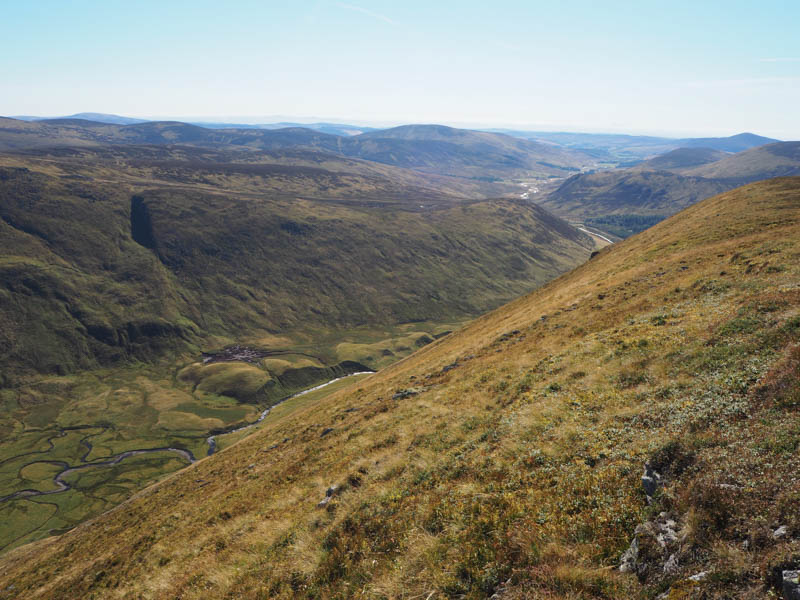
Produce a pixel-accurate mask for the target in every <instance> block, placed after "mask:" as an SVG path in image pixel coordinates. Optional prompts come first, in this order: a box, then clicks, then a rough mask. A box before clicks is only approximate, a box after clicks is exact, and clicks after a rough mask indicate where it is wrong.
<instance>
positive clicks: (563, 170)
mask: <svg viewBox="0 0 800 600" xmlns="http://www.w3.org/2000/svg"><path fill="white" fill-rule="evenodd" d="M128 144H135V145H142V144H154V145H190V146H195V147H202V148H207V149H214V150H223V151H224V150H245V149H246V150H251V151H265V150H285V149H299V148H302V149H314V150H318V151H324V152H328V153H336V154H339V155H342V156H345V157H350V158H360V159H364V160H369V161H373V162H378V163H382V164H387V165H392V166H398V167H404V168H410V169H416V170H420V171H423V172H426V173H433V174H438V175H447V176H457V177H464V178H472V179H474V180H479V181H480V180H482V181H487V182H493V181H501V180H506V179H514V178H517V177H558V176H564V175H567V174H569V173H575V172H578V171H580V170H581V168H583V167H586V166H589V165H591V164H593V159H592V158H591V157H590V156H588V155H586V154H583V153H581V152H577V151H573V150H567V149H563V148H558V147H556V146H552V145H546V144H540V143H537V142H531V141H526V140H519V139H516V138H512V137H510V136H506V135H501V134H493V133H485V132H475V131H468V130H460V129H452V128H449V127H441V126H437V125H411V126H406V127H398V128H395V129H389V130H382V131H375V132H367V133H363V134H360V135H352V136H351V135H346V136H338V135H330V134H327V133H323V132H322V131H317V130H313V129H308V128H304V127H288V128H283V129H211V128H207V127H200V126H197V125H190V124H188V123H180V122H177V121H174V122H171V121H151V122H145V123H136V124H132V125H117V124H111V123H98V122H94V121H87V120H82V119H48V120H42V121H36V122H27V121H19V120H14V119H6V118H0V151H2V150H13V151H19V150H26V149H42V148H53V147H58V146H62V147H64V146H69V147H72V146H84V147H97V146H105V145H128Z"/></svg>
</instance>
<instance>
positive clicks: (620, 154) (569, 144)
mask: <svg viewBox="0 0 800 600" xmlns="http://www.w3.org/2000/svg"><path fill="white" fill-rule="evenodd" d="M12 118H14V119H19V120H23V121H46V120H54V119H55V120H61V119H82V120H89V121H95V122H98V123H108V124H113V125H135V124H137V123H145V122H154V120H153V119H138V118H132V117H123V116H120V115H113V114H104V113H92V112H83V113H76V114H74V115H69V116H64V117H56V118H53V117H34V116H15V117H12ZM179 121H180V122H186V123H188V124H190V125H197V126H199V127H205V128H208V129H285V128H302V129H311V130H313V131H318V132H321V133H327V134H329V135H334V136H343V137H348V136H354V135H360V134H362V133H368V132H376V131H389V130H388V129H380V128H375V127H366V126H363V125H354V124H343V123H327V122H319V123H298V122H292V121H280V122H276V123H259V124H244V123H227V122H221V121H194V120H192V119H179ZM414 127H418V126H414ZM395 129H397V128H395ZM459 131H463V130H459ZM480 131H486V132H489V133H500V134H503V135H508V136H511V137H516V138H521V139H526V140H533V141H536V142H544V143H547V144H556V145H558V146H563V147H565V148H572V149H575V150H579V151H581V152H583V153H586V154H589V155H591V156H593V157H594V158H595V159H605V160H610V161H615V162H617V163H619V162H636V161H640V160H643V159H646V158H650V157H653V156H656V155H659V154H663V153H665V152H669V151H671V150H675V149H677V148H711V149H714V150H721V151H724V152H741V151H742V150H747V149H749V148H753V147H755V146H762V145H764V144H769V143H772V142H778V141H780V140H777V139H773V138H768V137H764V136H760V135H755V134H753V133H740V134H737V135H732V136H730V137H715V138H668V137H659V136H642V135H626V134H606V133H580V132H551V131H526V130H518V129H497V128H495V129H492V128H486V129H480Z"/></svg>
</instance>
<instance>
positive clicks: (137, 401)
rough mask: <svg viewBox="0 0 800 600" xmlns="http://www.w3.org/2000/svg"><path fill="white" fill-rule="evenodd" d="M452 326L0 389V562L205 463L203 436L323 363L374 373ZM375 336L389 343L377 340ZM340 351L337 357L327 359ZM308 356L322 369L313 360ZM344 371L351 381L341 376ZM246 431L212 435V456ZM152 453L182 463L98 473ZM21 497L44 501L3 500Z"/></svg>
mask: <svg viewBox="0 0 800 600" xmlns="http://www.w3.org/2000/svg"><path fill="white" fill-rule="evenodd" d="M454 327H457V324H450V325H438V326H437V325H435V324H432V323H417V324H408V325H401V326H397V327H390V328H382V329H368V328H361V329H359V330H355V331H349V332H348V331H343V332H341V333H340V335H339V336H331V337H330V339H329V340H326V339H325V338H324V337H323V338H321V340H319V342H318V344H319V345H318V346H317V347H316V348H314V347H313V346H312V345H311V344H309V343H307V342H303V340H297V343H296V344H295V345H294V346H293V347H290V344H291V340H289V339H288V338H286V337H272V338H264V337H262V338H260V339H254V340H253V342H261V344H262V346H263V343H264V342H272V343H273V346H272V347H273V348H274V349H273V351H272V352H274V355H272V356H270V357H267V358H263V359H261V360H259V361H257V362H255V363H247V362H236V361H234V362H214V363H210V364H207V365H204V364H203V363H202V362H192V360H191V358H190V357H186V358H185V359H183V361H182V362H177V363H176V362H172V361H168V360H164V361H160V362H157V363H156V364H146V363H142V364H138V365H132V366H125V367H115V368H106V369H96V370H92V371H88V372H82V373H79V374H74V375H68V376H60V377H59V376H49V377H43V378H39V379H36V380H34V381H33V382H31V383H29V384H26V385H23V386H20V387H18V388H15V389H4V390H2V391H0V398H2V402H3V404H2V412H0V415H1V416H0V434H2V445H0V517H2V522H3V523H4V526H3V528H2V530H0V551H2V550H8V549H10V548H13V547H15V546H17V545H20V544H24V543H26V542H29V541H32V540H35V539H38V538H41V537H43V536H46V535H48V534H55V533H59V532H62V531H66V530H68V529H70V528H72V527H74V526H75V525H76V524H78V523H80V522H82V521H84V520H86V519H87V518H91V517H93V516H95V515H98V514H100V513H102V512H104V511H106V510H108V509H110V508H112V507H114V506H116V505H117V504H119V503H120V502H121V501H123V500H125V499H126V498H128V497H130V496H131V495H132V494H133V493H135V492H136V491H138V490H140V489H142V488H143V487H145V486H146V485H148V484H149V483H152V482H154V481H156V480H158V479H159V478H161V477H163V476H164V475H167V474H169V473H172V472H174V471H176V470H178V469H181V468H183V467H185V466H187V465H188V464H190V462H191V461H192V460H195V459H200V458H203V457H204V456H206V455H207V454H208V451H209V444H208V441H207V438H208V436H209V435H210V434H212V433H217V432H224V431H226V430H230V429H233V428H235V427H237V426H241V425H243V424H247V423H253V422H255V421H256V420H257V419H258V417H259V415H260V413H261V412H262V411H263V410H264V409H265V408H267V407H269V406H270V405H271V404H273V403H275V402H277V401H280V400H282V399H283V398H285V397H287V396H289V395H291V394H294V393H297V392H298V391H300V390H302V389H304V388H308V387H312V386H316V385H319V384H320V383H324V382H325V381H327V380H328V379H332V378H334V377H338V376H341V374H343V373H346V372H342V371H340V370H337V369H332V368H330V367H329V366H327V365H328V364H332V365H336V364H342V363H344V362H345V361H353V360H356V359H360V360H361V361H363V364H364V368H373V369H374V368H378V367H383V366H385V365H386V364H388V363H390V362H392V361H396V360H398V359H399V358H402V357H403V356H406V355H408V354H410V353H411V352H412V351H413V350H414V349H417V348H419V340H424V341H425V342H426V343H427V342H428V341H432V340H433V336H434V335H437V334H441V333H442V332H443V331H449V330H450V329H451V328H454ZM425 328H430V329H429V330H426V329H425ZM386 335H389V336H395V337H389V338H386V339H382V336H386ZM340 340H346V341H340ZM326 344H327V345H326ZM342 344H344V345H345V346H346V347H347V348H346V349H345V350H342V349H341V348H339V346H341V345H342ZM350 347H353V348H356V349H358V350H359V351H358V352H357V353H354V352H353V351H351V350H350ZM387 348H392V349H393V351H392V353H391V354H384V352H383V351H382V350H384V349H387ZM312 351H317V353H318V354H321V355H323V356H325V357H329V358H330V359H331V362H329V363H326V362H325V359H324V358H323V359H320V358H316V357H314V356H313V355H311V354H310V352H312ZM356 354H357V356H356ZM356 369H357V370H361V369H360V368H352V369H351V371H352V370H356ZM351 382H352V380H351V379H350V378H347V379H343V380H342V381H339V382H337V383H335V384H333V385H331V386H330V387H326V388H323V389H321V390H318V391H315V392H312V393H309V394H305V395H302V396H299V397H297V398H293V399H291V400H290V401H288V402H285V403H282V404H281V405H280V406H278V407H276V408H275V409H274V413H271V414H270V415H269V418H270V420H271V421H272V420H275V419H276V418H282V416H284V415H287V414H290V413H291V412H292V411H293V410H295V409H296V408H297V407H298V406H307V405H309V404H310V403H313V402H315V401H317V400H318V399H320V398H322V397H324V396H326V395H328V394H330V393H332V392H333V391H335V390H337V389H339V388H341V387H343V386H345V385H348V384H349V383H351ZM252 432H253V429H247V430H244V431H241V432H238V433H231V434H221V435H218V436H217V437H216V449H217V450H221V449H223V448H226V447H228V446H230V445H231V444H232V443H233V442H235V441H238V440H239V439H242V438H243V437H245V436H247V435H249V434H251V433H252ZM158 448H164V449H167V448H175V449H179V450H182V451H184V452H181V453H178V452H175V451H170V450H163V451H154V452H149V453H147V454H146V455H141V454H140V455H135V456H130V457H126V458H124V459H123V460H122V461H120V462H119V463H117V464H113V465H106V464H102V463H105V462H107V461H109V460H110V459H112V458H113V457H117V456H119V455H120V454H122V453H124V452H130V451H137V450H151V451H152V450H154V449H158ZM187 453H188V455H187ZM92 464H96V465H98V466H96V467H91V466H90V465H92ZM68 465H69V466H73V467H74V466H78V467H81V470H79V471H75V472H72V473H69V474H67V475H65V476H64V482H65V483H66V484H67V485H68V486H69V489H65V490H62V489H61V488H60V487H59V485H58V484H57V483H56V482H55V481H54V477H55V476H56V475H58V474H59V473H61V472H62V471H64V470H65V469H66V468H67V466H68ZM23 490H35V491H38V492H51V493H49V494H44V495H36V496H29V497H22V498H20V497H12V498H9V496H13V495H14V494H16V493H19V492H22V491H23Z"/></svg>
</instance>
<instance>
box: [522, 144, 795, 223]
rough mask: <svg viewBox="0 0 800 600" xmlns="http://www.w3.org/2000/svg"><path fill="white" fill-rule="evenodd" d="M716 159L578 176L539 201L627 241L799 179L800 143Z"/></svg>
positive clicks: (702, 153)
mask: <svg viewBox="0 0 800 600" xmlns="http://www.w3.org/2000/svg"><path fill="white" fill-rule="evenodd" d="M713 156H715V154H714V153H713V151H712V150H708V149H703V148H696V149H681V150H676V151H674V152H670V153H667V154H665V155H663V156H661V157H657V158H654V159H652V160H650V161H647V162H645V163H642V164H640V165H637V166H635V167H631V168H629V169H621V170H617V171H606V172H600V173H588V174H581V175H575V176H573V177H570V178H569V179H567V180H566V181H565V182H564V183H563V184H561V186H560V187H559V188H558V189H556V190H555V191H553V192H551V193H550V194H548V195H546V196H544V197H541V198H539V197H537V198H536V200H537V202H539V203H540V204H541V205H542V206H544V207H545V208H547V209H548V210H550V211H552V212H554V213H555V214H557V215H559V216H562V217H565V218H569V219H571V220H576V221H585V222H586V223H587V224H590V225H594V226H596V227H598V228H600V229H602V230H604V231H608V232H611V233H613V234H615V235H619V236H620V237H627V236H628V235H631V234H632V233H636V232H638V231H642V230H643V229H645V228H646V227H649V226H650V225H652V224H653V223H656V222H658V221H659V220H660V219H661V218H664V217H666V216H668V215H672V214H675V213H676V212H678V211H679V210H681V209H683V208H685V207H687V206H689V205H691V204H693V203H695V202H698V201H699V200H703V199H705V198H708V197H710V196H712V195H714V194H717V193H720V192H722V191H725V190H729V189H733V188H734V187H737V186H740V185H743V184H745V183H749V182H752V181H759V180H761V179H767V178H770V177H779V176H788V175H798V174H800V142H780V143H777V144H768V145H766V146H761V147H758V148H753V149H750V150H746V151H743V152H740V153H738V154H734V155H730V156H725V157H724V158H721V159H719V160H716V161H714V162H707V161H708V159H709V158H711V157H713ZM692 163H695V165H697V164H700V163H705V164H700V166H692Z"/></svg>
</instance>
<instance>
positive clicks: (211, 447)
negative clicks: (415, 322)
mask: <svg viewBox="0 0 800 600" xmlns="http://www.w3.org/2000/svg"><path fill="white" fill-rule="evenodd" d="M370 373H374V371H359V372H358V373H350V375H344V376H342V377H337V378H336V379H331V380H330V381H326V382H325V383H323V384H320V385H318V386H315V387H312V388H308V389H307V390H303V391H302V392H297V393H296V394H292V395H291V396H286V398H284V399H283V400H280V401H278V402H276V403H275V404H273V405H272V406H270V407H269V408H267V409H264V411H263V412H262V413H261V415H260V416H259V417H258V419H256V420H255V421H253V422H252V423H248V424H247V425H241V426H238V425H234V426H233V427H232V428H231V429H228V430H224V431H220V432H219V433H215V434H214V435H210V436H208V438H207V439H206V441H207V442H208V454H207V455H206V456H211V455H212V454H214V452H216V451H217V439H216V438H217V436H220V435H226V434H228V433H236V432H237V431H244V430H245V429H250V428H251V427H255V426H256V425H258V424H259V423H261V421H263V420H264V419H265V418H266V416H267V415H268V414H269V411H271V410H272V409H273V408H275V407H276V406H280V405H281V404H283V403H284V402H286V401H287V400H291V399H292V398H297V397H298V396H304V395H305V394H310V393H311V392H316V391H317V390H321V389H322V388H324V387H327V386H329V385H331V384H332V383H336V382H337V381H341V380H342V379H347V378H348V377H355V376H356V375H368V374H370ZM0 502H2V499H0Z"/></svg>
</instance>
